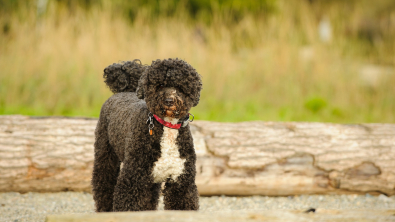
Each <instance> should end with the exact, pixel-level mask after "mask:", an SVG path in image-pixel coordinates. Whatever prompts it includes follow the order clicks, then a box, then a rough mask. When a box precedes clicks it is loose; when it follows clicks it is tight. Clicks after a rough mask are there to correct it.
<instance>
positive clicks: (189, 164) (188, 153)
mask: <svg viewBox="0 0 395 222" xmlns="http://www.w3.org/2000/svg"><path fill="white" fill-rule="evenodd" d="M177 142H178V145H179V152H180V157H181V158H183V159H185V160H186V161H185V163H184V172H183V173H182V174H181V175H180V176H179V177H178V178H177V179H176V181H173V180H172V179H168V180H167V182H166V184H165V189H164V190H163V195H164V204H165V210H198V209H199V192H198V190H197V187H196V184H195V177H196V153H195V149H194V146H193V139H192V135H191V132H190V130H189V126H187V127H185V128H181V129H180V131H179V139H178V140H177Z"/></svg>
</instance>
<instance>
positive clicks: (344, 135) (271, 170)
mask: <svg viewBox="0 0 395 222" xmlns="http://www.w3.org/2000/svg"><path fill="white" fill-rule="evenodd" d="M96 123H97V119H89V118H64V117H42V118H41V117H27V116H0V191H1V192H7V191H17V192H29V191H36V192H52V191H65V190H73V191H90V190H91V187H90V179H91V172H92V163H93V142H94V130H95V127H96ZM191 130H192V134H193V137H194V143H195V149H196V153H197V156H198V159H197V172H198V175H197V178H196V183H197V186H198V189H199V192H200V194H201V195H222V194H224V195H298V194H332V193H336V194H343V193H365V192H379V193H385V194H387V195H394V194H395V125H393V124H358V125H343V124H326V123H298V122H293V123H280V122H242V123H217V122H207V121H195V122H193V123H192V124H191Z"/></svg>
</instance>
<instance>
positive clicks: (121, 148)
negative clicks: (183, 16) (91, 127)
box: [92, 59, 202, 212]
mask: <svg viewBox="0 0 395 222" xmlns="http://www.w3.org/2000/svg"><path fill="white" fill-rule="evenodd" d="M104 78H105V82H106V84H107V85H108V86H109V88H110V89H111V91H113V92H114V93H115V94H114V95H113V96H112V97H110V98H109V99H108V100H107V101H106V102H105V103H104V104H103V106H102V109H101V112H100V118H99V121H98V123H97V127H96V131H95V137H96V139H95V144H94V146H95V159H94V168H93V174H92V191H93V197H94V200H95V205H96V211H97V212H103V211H140V210H155V209H157V205H158V198H159V193H160V190H161V181H158V179H157V178H156V179H154V176H153V171H154V168H155V166H156V163H158V160H159V159H160V158H161V156H164V157H165V156H166V155H162V151H163V150H164V149H163V147H161V146H163V142H162V145H161V141H163V136H166V135H167V133H165V134H164V126H162V125H161V124H160V123H159V122H156V121H154V128H153V135H152V136H150V135H149V131H148V125H147V123H146V121H147V118H148V113H150V112H151V113H153V114H156V115H158V116H159V117H160V118H162V119H164V118H172V119H173V120H175V121H176V120H177V119H180V118H183V117H184V116H185V115H186V114H187V113H188V112H189V110H190V109H191V107H193V106H196V105H197V104H198V103H199V98H200V91H201V89H202V82H201V77H200V75H199V74H198V73H197V72H196V70H195V69H194V68H193V67H192V66H191V65H189V64H188V63H186V62H185V61H183V60H179V59H165V60H156V61H153V62H152V64H151V65H150V66H147V65H141V62H139V60H134V61H132V62H124V63H120V64H116V63H114V64H112V65H110V66H108V67H107V68H106V69H105V70H104ZM136 89H137V90H136ZM135 90H136V92H134V91H135ZM169 98H171V102H170V103H169ZM169 113H170V114H171V117H169ZM166 130H167V129H166ZM173 135H176V139H175V143H174V145H173V146H175V147H176V148H178V152H179V157H180V158H181V159H182V161H183V164H184V165H183V168H182V173H180V174H179V175H176V177H174V175H164V177H163V178H165V179H164V181H163V182H165V188H164V190H163V195H164V204H165V209H166V210H198V208H199V198H198V191H197V187H196V185H195V176H196V167H195V163H196V154H195V150H194V146H193V138H192V135H191V132H190V129H189V126H186V127H184V128H180V129H179V130H178V134H177V133H176V134H173ZM170 141H171V140H170ZM163 152H164V151H163ZM173 157H174V156H173ZM175 157H178V155H175ZM162 159H163V158H162ZM121 162H123V167H122V169H120V163H121ZM178 163H179V162H178Z"/></svg>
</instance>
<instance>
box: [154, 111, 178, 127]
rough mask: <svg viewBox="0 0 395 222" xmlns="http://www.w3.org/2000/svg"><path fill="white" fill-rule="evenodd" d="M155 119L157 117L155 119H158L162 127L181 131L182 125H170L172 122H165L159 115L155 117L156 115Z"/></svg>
mask: <svg viewBox="0 0 395 222" xmlns="http://www.w3.org/2000/svg"><path fill="white" fill-rule="evenodd" d="M154 117H155V119H156V120H157V121H158V122H160V123H161V124H162V125H164V126H166V127H169V128H172V129H180V127H181V123H178V124H172V123H170V122H166V121H164V120H163V119H161V118H159V117H158V116H157V115H155V114H154Z"/></svg>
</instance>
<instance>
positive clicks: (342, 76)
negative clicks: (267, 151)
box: [0, 0, 395, 122]
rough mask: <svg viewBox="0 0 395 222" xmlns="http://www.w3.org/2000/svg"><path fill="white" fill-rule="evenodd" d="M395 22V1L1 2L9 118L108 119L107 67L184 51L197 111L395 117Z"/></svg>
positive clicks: (219, 115)
mask: <svg viewBox="0 0 395 222" xmlns="http://www.w3.org/2000/svg"><path fill="white" fill-rule="evenodd" d="M394 18H395V1H394V0H377V1H371V0H347V1H344V0H295V1H291V0H261V1H254V0H245V1H242V0H217V1H209V0H200V1H199V0H189V1H187V0H162V1H159V0H146V1H143V0H132V1H126V0H114V1H105V0H96V1H95V0H52V1H49V0H30V1H26V0H25V1H22V0H0V28H1V29H0V67H2V70H1V72H0V115H1V114H26V115H68V116H98V115H99V113H100V107H101V105H102V104H103V102H104V101H105V100H106V99H107V98H108V97H109V96H111V93H110V91H109V90H108V89H107V88H106V87H105V86H104V83H103V82H102V78H101V73H102V70H103V68H104V67H105V66H107V65H108V64H111V63H113V62H117V61H121V60H131V59H134V58H139V59H141V60H142V61H143V62H144V63H147V64H149V63H150V61H152V60H154V59H157V58H168V57H178V58H182V59H185V60H186V61H188V62H189V63H191V64H192V65H193V66H194V67H195V68H196V69H197V70H199V72H200V73H201V74H202V76H203V81H204V90H203V91H202V99H201V103H200V104H199V106H197V107H196V108H194V110H193V113H194V114H195V116H196V117H197V119H205V120H215V121H246V120H279V121H331V122H395V115H394V110H395V99H394V95H395V87H393V86H394V85H395V73H394V70H395V68H394V67H395V41H394V39H395V19H394ZM324 19H327V20H328V21H330V25H331V28H332V39H331V41H329V42H324V41H322V39H320V36H319V34H318V31H317V30H318V27H319V26H320V23H321V22H322V20H324ZM377 70H378V71H377Z"/></svg>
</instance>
